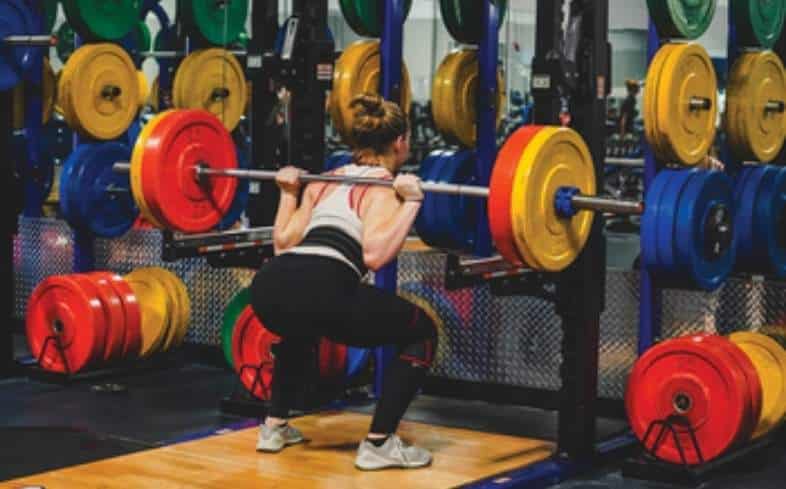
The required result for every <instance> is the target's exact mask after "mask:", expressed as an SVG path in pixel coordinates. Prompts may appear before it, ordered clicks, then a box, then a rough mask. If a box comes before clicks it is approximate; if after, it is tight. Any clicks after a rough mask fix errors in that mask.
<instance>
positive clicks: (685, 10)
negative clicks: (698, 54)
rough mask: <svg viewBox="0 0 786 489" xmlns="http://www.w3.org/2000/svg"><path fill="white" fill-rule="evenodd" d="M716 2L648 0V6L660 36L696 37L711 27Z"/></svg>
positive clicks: (711, 0) (707, 0)
mask: <svg viewBox="0 0 786 489" xmlns="http://www.w3.org/2000/svg"><path fill="white" fill-rule="evenodd" d="M716 3H717V0H647V7H648V8H649V12H650V17H652V20H653V21H654V22H655V25H656V26H657V28H658V34H659V35H660V37H662V38H666V39H674V38H684V39H696V38H697V37H699V36H701V35H702V34H704V33H705V32H706V31H707V29H708V28H709V27H710V24H711V23H712V18H713V17H714V16H715V6H716ZM742 3H746V2H742Z"/></svg>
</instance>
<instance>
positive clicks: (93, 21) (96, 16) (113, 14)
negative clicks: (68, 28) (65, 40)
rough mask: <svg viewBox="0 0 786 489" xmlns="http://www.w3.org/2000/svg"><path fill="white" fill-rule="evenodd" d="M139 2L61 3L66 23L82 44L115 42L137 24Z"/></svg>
mask: <svg viewBox="0 0 786 489" xmlns="http://www.w3.org/2000/svg"><path fill="white" fill-rule="evenodd" d="M141 7H142V6H141V0H114V1H112V2H108V1H105V0H63V8H64V9H65V13H66V17H67V18H68V23H69V24H71V25H72V26H73V27H74V29H75V30H76V31H77V33H79V35H80V36H82V37H83V38H84V39H86V40H90V41H95V40H107V41H115V40H118V39H120V38H122V37H125V36H126V35H127V34H128V33H129V32H131V29H133V28H134V27H135V26H136V23H137V22H139V16H140V13H141Z"/></svg>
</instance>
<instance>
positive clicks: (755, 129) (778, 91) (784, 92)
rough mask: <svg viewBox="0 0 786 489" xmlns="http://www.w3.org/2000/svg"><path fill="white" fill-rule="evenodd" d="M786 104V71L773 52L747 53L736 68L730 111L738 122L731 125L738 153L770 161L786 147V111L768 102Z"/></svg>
mask: <svg viewBox="0 0 786 489" xmlns="http://www.w3.org/2000/svg"><path fill="white" fill-rule="evenodd" d="M784 103H786V72H784V67H783V63H782V62H781V60H780V58H779V57H778V55H777V54H775V53H773V52H772V51H762V52H747V53H743V54H742V55H741V56H740V57H739V59H738V60H737V62H735V63H734V67H733V68H732V75H731V77H730V83H729V88H728V99H727V104H726V110H727V111H728V112H729V113H730V114H734V116H735V118H737V120H736V123H737V124H736V125H735V126H731V127H729V130H730V133H729V139H730V142H732V143H731V146H732V149H734V151H735V155H736V156H737V157H738V158H740V159H742V160H752V161H759V162H763V163H768V162H770V161H772V160H774V159H775V157H777V156H778V153H780V150H781V148H782V147H783V138H784V127H786V126H785V124H786V122H785V119H786V113H784V112H782V111H780V109H775V107H774V106H773V107H772V108H769V109H768V107H767V106H768V104H774V105H783V104H784Z"/></svg>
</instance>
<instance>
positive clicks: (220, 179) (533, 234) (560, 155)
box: [113, 110, 736, 290]
mask: <svg viewBox="0 0 786 489" xmlns="http://www.w3.org/2000/svg"><path fill="white" fill-rule="evenodd" d="M113 168H114V170H115V171H119V172H124V171H130V174H131V177H130V184H131V189H132V194H133V196H134V199H135V201H136V203H137V206H138V207H139V208H140V210H141V211H142V214H143V217H145V218H146V219H147V220H148V221H150V222H152V223H154V224H155V225H157V226H158V227H160V228H163V229H171V230H174V231H179V232H184V233H198V232H204V231H208V230H211V229H213V228H214V227H215V226H216V224H217V223H218V222H219V221H220V220H221V219H222V217H223V216H224V215H225V214H226V212H227V211H228V209H229V208H230V205H231V203H232V200H233V198H234V195H235V192H236V188H237V184H238V179H248V180H260V181H271V180H274V179H275V178H276V172H275V171H264V170H241V169H239V168H238V163H237V156H236V151H235V148H234V144H233V142H232V138H231V136H230V134H229V132H228V131H227V130H226V128H225V127H224V126H223V125H222V124H221V122H220V121H219V120H218V119H216V118H215V116H213V115H211V114H210V113H208V112H206V111H200V110H178V111H168V112H165V113H163V114H160V115H158V116H157V117H155V118H154V119H153V120H151V122H150V123H148V125H147V126H146V127H145V128H144V130H143V131H142V134H141V135H140V137H139V139H138V140H137V142H136V144H135V146H134V150H133V153H132V157H131V163H130V164H128V163H126V162H118V163H116V164H115V165H113ZM300 178H301V181H303V182H337V183H350V184H358V185H375V186H384V187H390V186H391V185H392V182H391V181H390V180H383V179H375V178H354V177H346V176H342V175H312V174H302V175H301V177H300ZM596 181H597V178H596V175H595V170H594V165H593V162H592V157H591V155H590V152H589V149H588V148H587V145H586V144H585V143H584V140H583V139H582V138H581V136H580V135H579V134H578V133H576V132H575V131H573V130H572V129H569V128H563V127H547V126H525V127H524V128H521V129H519V130H518V131H517V132H515V133H514V134H513V135H512V136H511V138H509V139H508V141H507V142H506V143H505V145H504V146H503V147H502V149H501V151H500V153H499V156H498V158H497V161H496V165H495V167H494V171H493V174H492V177H491V185H490V187H483V186H477V185H464V184H456V183H452V182H450V181H437V182H434V181H426V182H423V183H422V188H423V190H424V192H426V193H427V194H442V195H447V196H461V197H468V198H469V197H475V198H486V199H488V218H489V225H490V229H491V235H492V237H493V240H494V244H495V245H496V247H497V250H498V251H499V252H500V254H501V255H502V257H504V258H505V259H507V260H508V261H509V262H511V263H513V264H516V265H523V266H527V267H530V268H532V269H535V270H541V271H548V272H556V271H561V270H563V269H565V268H566V267H568V266H569V265H570V264H571V263H573V261H574V260H575V259H576V258H577V257H578V255H579V253H580V252H581V250H582V249H583V248H584V246H585V244H586V242H587V239H588V238H589V235H590V230H591V227H592V221H593V214H592V213H590V212H585V211H599V212H610V213H616V214H643V221H644V222H643V225H644V226H645V228H646V227H647V226H648V225H649V226H650V227H651V228H652V229H650V231H652V230H653V229H654V228H653V226H657V229H658V232H657V234H654V235H652V236H650V238H649V239H644V240H642V247H643V248H644V249H645V253H647V251H646V250H648V249H649V254H650V255H652V256H653V259H652V260H651V263H650V264H651V265H652V266H654V267H661V268H662V269H663V271H664V273H666V275H667V276H668V277H675V278H676V277H679V278H681V279H685V280H683V281H682V282H681V283H680V285H681V286H683V287H685V286H693V287H697V288H701V289H708V290H712V289H714V288H717V287H718V286H720V284H721V283H722V281H723V280H724V279H725V278H726V277H727V276H728V274H729V273H730V272H731V268H732V264H733V263H734V256H735V250H736V242H735V240H734V232H733V220H732V216H733V215H734V209H735V203H734V196H733V190H732V184H731V182H730V180H729V179H728V177H726V176H725V174H723V173H722V172H717V171H703V170H694V171H690V172H669V171H664V172H661V174H660V175H659V176H658V177H657V178H656V180H655V182H656V183H655V185H654V187H656V188H657V187H658V185H660V186H662V187H668V191H667V192H666V191H664V192H661V193H660V194H652V193H650V194H648V199H647V206H646V211H645V204H644V203H643V202H638V201H635V202H633V201H621V200H616V199H611V198H605V197H600V196H597V195H595V192H596ZM661 228H663V229H661ZM666 231H668V232H666ZM664 236H667V238H664ZM656 246H657V249H656Z"/></svg>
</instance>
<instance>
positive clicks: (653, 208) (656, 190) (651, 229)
mask: <svg viewBox="0 0 786 489" xmlns="http://www.w3.org/2000/svg"><path fill="white" fill-rule="evenodd" d="M674 173H675V172H674V170H661V171H660V172H658V174H657V175H656V176H655V179H654V180H653V181H652V183H651V184H650V186H649V188H648V189H647V195H646V196H645V198H644V208H645V209H646V212H644V214H642V216H641V263H642V266H645V267H647V269H649V270H650V271H652V272H655V271H658V270H661V269H662V268H661V263H660V259H659V258H658V245H657V237H658V224H659V223H660V219H661V218H660V215H661V212H663V211H662V209H661V200H662V199H663V193H664V189H665V188H666V186H667V185H668V184H669V182H670V181H671V179H672V178H673V176H674Z"/></svg>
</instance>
